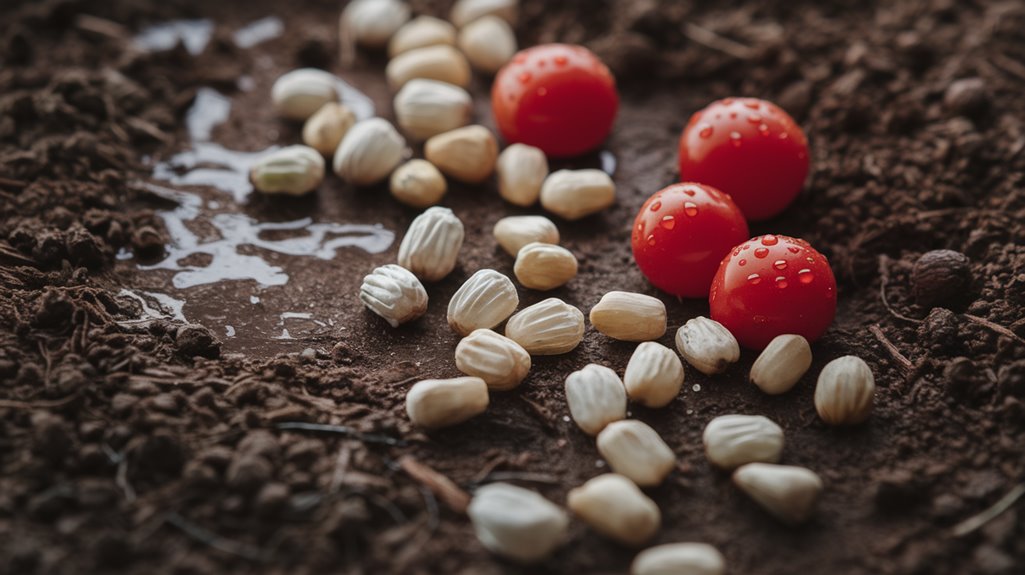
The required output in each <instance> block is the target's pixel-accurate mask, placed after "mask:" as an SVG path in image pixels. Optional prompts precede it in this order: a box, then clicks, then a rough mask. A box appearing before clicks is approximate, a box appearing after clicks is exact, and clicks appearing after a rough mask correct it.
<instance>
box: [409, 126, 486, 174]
mask: <svg viewBox="0 0 1025 575" xmlns="http://www.w3.org/2000/svg"><path fill="white" fill-rule="evenodd" d="M424 157H425V158H427V160H428V161H429V162H431V163H432V164H434V165H435V166H437V167H438V169H439V170H441V172H442V173H443V174H445V175H446V176H449V177H451V178H455V179H457V180H459V181H461V182H466V183H469V184H479V183H480V182H483V181H484V180H486V179H487V178H488V176H490V175H491V173H492V172H494V171H495V161H496V160H497V158H498V142H496V141H495V136H494V135H493V134H492V133H491V130H489V129H487V128H485V127H484V126H466V127H465V128H458V129H455V130H452V131H449V132H445V133H444V134H438V135H437V136H434V137H433V138H431V139H430V140H427V143H425V144H424Z"/></svg>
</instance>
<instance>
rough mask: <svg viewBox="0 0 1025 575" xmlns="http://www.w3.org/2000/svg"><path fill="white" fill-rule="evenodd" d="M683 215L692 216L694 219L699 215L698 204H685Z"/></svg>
mask: <svg viewBox="0 0 1025 575" xmlns="http://www.w3.org/2000/svg"><path fill="white" fill-rule="evenodd" d="M683 213H685V214H687V215H688V216H690V217H692V218H693V217H694V216H696V215H698V206H697V204H695V203H694V202H685V203H684V204H683Z"/></svg>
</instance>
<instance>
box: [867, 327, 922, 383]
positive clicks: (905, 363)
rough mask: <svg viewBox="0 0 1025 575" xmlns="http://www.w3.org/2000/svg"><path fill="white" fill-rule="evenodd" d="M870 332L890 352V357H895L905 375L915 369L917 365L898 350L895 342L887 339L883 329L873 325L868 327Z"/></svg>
mask: <svg viewBox="0 0 1025 575" xmlns="http://www.w3.org/2000/svg"><path fill="white" fill-rule="evenodd" d="M868 330H869V331H870V332H872V335H874V336H876V339H877V340H879V343H881V344H883V347H885V348H886V351H888V352H890V355H891V356H893V359H894V360H896V361H897V363H899V364H900V365H901V367H903V368H904V371H905V373H906V372H909V371H911V370H913V369H914V368H915V364H913V363H911V360H910V359H908V358H907V357H905V356H904V354H903V353H901V352H900V350H899V349H897V346H895V345H893V342H891V341H890V340H889V338H887V337H886V334H884V333H883V330H882V328H880V327H879V325H878V324H872V325H870V326H868Z"/></svg>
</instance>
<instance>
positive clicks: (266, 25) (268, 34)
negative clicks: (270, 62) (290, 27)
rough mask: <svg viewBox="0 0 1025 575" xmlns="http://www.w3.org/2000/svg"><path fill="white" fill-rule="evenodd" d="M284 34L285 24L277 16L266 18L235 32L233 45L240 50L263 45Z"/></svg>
mask: <svg viewBox="0 0 1025 575" xmlns="http://www.w3.org/2000/svg"><path fill="white" fill-rule="evenodd" d="M284 32H285V23H284V22H282V21H281V18H278V17H277V16H267V17H266V18H260V19H259V20H255V21H253V22H250V23H249V24H246V25H245V26H243V27H242V28H239V29H238V30H236V31H235V34H234V40H235V45H236V46H238V47H239V48H242V49H244V50H245V49H249V48H252V47H253V46H257V45H259V44H263V43H264V42H268V41H270V40H273V39H275V38H277V37H279V36H281V35H282V34H283V33H284Z"/></svg>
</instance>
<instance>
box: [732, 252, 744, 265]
mask: <svg viewBox="0 0 1025 575" xmlns="http://www.w3.org/2000/svg"><path fill="white" fill-rule="evenodd" d="M734 255H736V254H734ZM737 265H738V266H746V265H747V260H740V261H739V262H737Z"/></svg>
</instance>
